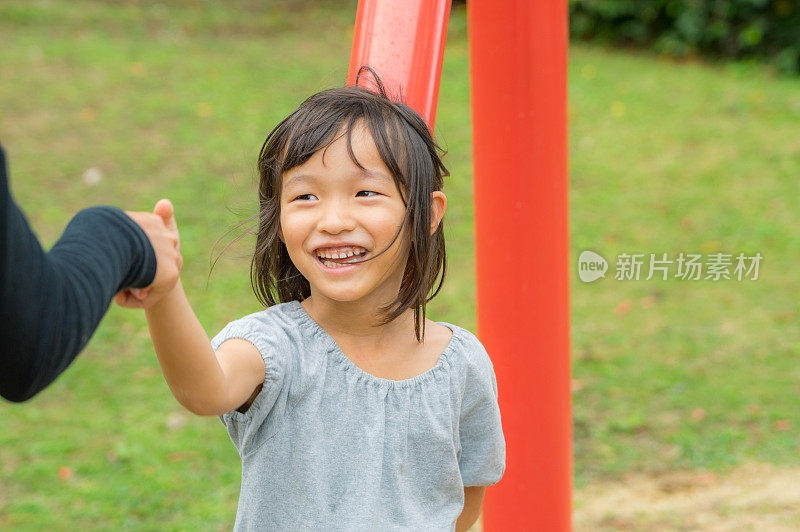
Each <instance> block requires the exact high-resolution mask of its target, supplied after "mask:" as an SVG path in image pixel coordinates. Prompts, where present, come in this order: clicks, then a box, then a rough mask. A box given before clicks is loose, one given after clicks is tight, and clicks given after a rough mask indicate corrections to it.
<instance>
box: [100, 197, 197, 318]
mask: <svg viewBox="0 0 800 532" xmlns="http://www.w3.org/2000/svg"><path fill="white" fill-rule="evenodd" d="M125 214H127V215H128V216H130V218H131V219H132V220H133V221H134V222H136V223H137V224H138V225H139V227H141V228H142V229H143V230H144V232H145V234H146V235H147V238H149V239H150V243H151V244H152V245H153V250H155V253H156V276H155V279H153V284H151V285H150V286H148V287H147V288H141V289H137V288H127V289H125V290H122V291H121V292H119V293H118V294H117V295H116V296H114V301H116V302H117V304H118V305H120V306H122V307H127V308H147V307H149V306H151V305H153V304H154V303H156V302H157V301H158V300H159V299H161V298H162V297H164V295H166V294H167V293H168V292H169V291H170V290H172V289H173V287H174V286H175V283H177V282H178V277H179V274H180V270H181V266H183V257H181V254H180V248H181V244H180V235H179V234H178V224H177V223H176V222H175V215H174V209H173V207H172V203H171V202H170V201H169V200H167V199H162V200H160V201H159V202H158V203H156V206H155V208H154V209H153V212H152V213H149V212H129V211H125Z"/></svg>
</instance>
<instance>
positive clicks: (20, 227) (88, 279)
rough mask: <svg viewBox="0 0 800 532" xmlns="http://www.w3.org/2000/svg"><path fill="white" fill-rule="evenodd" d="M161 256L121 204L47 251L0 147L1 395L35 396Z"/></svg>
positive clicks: (94, 214) (100, 211)
mask: <svg viewBox="0 0 800 532" xmlns="http://www.w3.org/2000/svg"><path fill="white" fill-rule="evenodd" d="M155 275H156V255H155V252H154V250H153V246H152V245H151V243H150V240H149V239H148V237H147V235H146V234H145V232H144V231H143V230H142V229H141V228H140V227H139V226H138V225H137V224H136V223H135V222H134V221H133V220H132V219H131V218H130V217H129V216H127V215H126V214H125V213H124V212H123V211H121V210H119V209H117V208H115V207H90V208H88V209H85V210H83V211H80V212H79V213H78V214H76V215H75V217H74V218H73V219H72V220H71V221H70V222H69V224H68V225H67V228H66V229H65V230H64V234H63V235H62V236H61V238H60V239H59V240H58V242H57V243H56V244H55V245H54V246H53V247H52V249H51V250H50V251H49V252H47V253H45V252H44V250H43V249H42V247H41V245H40V244H39V241H38V239H37V238H36V236H35V235H34V234H33V232H32V230H31V228H30V226H29V225H28V222H27V220H26V219H25V216H24V214H23V213H22V211H21V210H20V208H19V207H18V206H17V205H16V204H15V203H14V201H13V199H12V198H11V193H10V191H9V187H8V176H7V174H6V162H5V154H4V153H3V149H2V147H0V395H1V396H2V397H4V398H6V399H8V400H10V401H14V402H22V401H25V400H27V399H30V398H31V397H33V396H34V395H36V394H37V393H38V392H40V391H41V390H42V389H44V388H45V387H46V386H47V385H48V384H50V383H51V382H53V380H55V378H56V377H58V375H60V374H61V373H62V372H63V371H64V370H65V369H66V368H67V366H69V364H70V363H71V362H72V361H73V360H74V359H75V357H76V356H77V355H78V353H79V352H80V351H81V350H82V349H83V348H84V347H85V345H86V344H87V342H88V341H89V339H90V338H91V336H92V334H93V333H94V330H95V329H96V328H97V325H98V324H99V323H100V320H101V319H102V318H103V315H104V314H105V312H106V310H107V309H108V306H109V304H110V302H111V300H112V298H113V297H114V294H116V293H117V292H119V291H120V290H122V289H125V288H144V287H146V286H149V285H150V284H151V283H152V282H153V279H154V278H155Z"/></svg>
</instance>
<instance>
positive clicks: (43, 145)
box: [0, 0, 800, 530]
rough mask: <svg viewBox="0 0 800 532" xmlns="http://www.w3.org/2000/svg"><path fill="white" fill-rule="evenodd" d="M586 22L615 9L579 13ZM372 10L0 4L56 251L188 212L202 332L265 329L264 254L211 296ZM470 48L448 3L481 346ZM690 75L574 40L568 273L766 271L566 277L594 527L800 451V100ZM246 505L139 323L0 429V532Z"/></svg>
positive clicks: (125, 315) (163, 522) (455, 215)
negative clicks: (88, 235) (584, 260)
mask: <svg viewBox="0 0 800 532" xmlns="http://www.w3.org/2000/svg"><path fill="white" fill-rule="evenodd" d="M577 4H580V6H578V5H577ZM590 4H592V5H595V6H598V5H600V4H603V3H601V2H594V3H589V2H588V0H587V1H586V2H572V3H571V10H572V12H574V10H576V9H579V8H580V9H588V8H587V7H586V6H590ZM610 4H611V3H610V2H606V3H605V4H603V5H606V6H608V5H610ZM618 4H620V5H623V6H624V5H628V4H631V3H629V2H628V3H626V2H618ZM355 7H356V2H355V1H354V0H353V1H332V0H331V1H326V2H297V1H295V2H288V1H283V2H262V1H256V0H236V1H233V2H226V3H217V2H205V1H190V0H184V1H180V2H171V3H163V4H162V3H151V2H136V1H124V2H111V1H100V0H81V1H79V2H68V1H57V0H42V1H33V2H27V1H6V2H3V3H2V4H0V38H1V39H2V42H3V46H0V64H2V65H3V67H2V68H3V71H2V82H0V140H2V142H3V144H4V146H5V147H6V149H7V152H8V156H9V162H10V172H11V185H12V190H13V192H14V194H15V196H16V198H17V200H18V201H19V203H20V204H21V205H22V206H23V208H24V209H25V211H26V213H27V215H28V216H29V218H30V220H31V222H32V224H33V225H34V227H35V228H36V229H37V231H38V233H39V235H40V236H41V238H42V240H43V242H44V243H45V244H47V245H50V244H52V243H53V242H54V241H55V240H56V238H57V237H58V235H59V234H60V233H61V231H62V230H63V228H64V226H65V225H66V222H67V221H68V220H69V218H70V217H71V216H72V214H74V212H76V211H77V210H79V209H80V208H82V207H86V206H89V205H94V204H113V205H118V206H121V207H123V208H126V209H131V210H135V209H141V210H149V209H151V208H152V206H153V204H154V203H155V202H156V201H157V200H158V199H159V198H161V197H169V198H171V199H172V201H173V203H174V204H175V208H176V217H177V219H178V222H179V226H180V229H181V236H182V252H183V256H184V259H185V263H184V270H183V274H182V279H183V283H184V286H185V288H186V290H187V293H188V295H189V298H190V301H191V302H192V303H193V305H194V308H195V310H196V312H197V314H198V316H199V318H200V321H201V322H202V323H203V324H204V326H205V327H206V330H207V332H208V333H209V335H214V334H215V333H216V332H217V331H219V329H220V328H221V327H222V326H223V325H224V324H225V323H227V322H228V321H230V320H232V319H235V318H238V317H240V316H242V315H245V314H247V313H250V312H254V311H256V310H258V309H259V306H258V304H257V302H256V300H255V297H254V296H253V295H252V293H251V292H250V288H249V281H248V264H249V254H250V248H251V245H252V238H251V237H250V236H246V237H245V238H243V239H242V240H241V241H239V242H238V243H235V244H233V245H232V246H231V247H230V248H228V249H227V250H226V251H225V252H224V253H223V254H222V256H221V259H220V261H219V262H218V263H217V265H216V266H215V268H214V271H213V273H211V274H210V273H209V271H210V262H211V260H212V258H215V257H216V256H218V255H219V253H220V250H221V249H223V248H224V247H225V246H226V245H227V244H228V243H229V242H230V241H231V236H230V235H229V236H225V233H226V231H227V230H229V229H232V228H234V227H235V226H236V225H237V224H238V223H239V222H240V221H243V220H244V219H245V218H247V217H248V216H249V215H251V214H253V213H254V212H255V208H256V203H257V202H256V196H255V190H256V188H255V185H256V173H255V161H256V157H257V154H258V148H259V147H260V145H261V143H262V142H263V140H264V137H265V136H266V133H267V132H268V131H269V130H270V129H271V128H272V127H273V126H274V125H275V124H276V123H277V122H278V121H280V119H282V118H283V117H284V116H285V115H286V114H288V113H289V112H291V111H292V110H293V109H294V108H295V107H296V106H297V105H298V104H299V103H300V102H301V101H302V100H303V99H304V98H305V97H307V96H308V95H310V94H312V93H314V92H316V91H318V90H321V89H324V88H328V87H331V86H337V85H341V84H343V83H344V80H345V77H346V70H347V63H348V58H349V53H350V45H351V42H352V33H353V21H354V18H355ZM609 9H610V8H609ZM467 48H468V47H467V31H466V15H465V11H464V6H463V4H455V5H454V7H453V11H452V16H451V21H450V25H449V34H448V42H447V49H446V53H445V59H444V67H443V73H442V84H441V92H440V102H439V107H438V114H437V124H436V130H437V131H436V133H437V136H438V138H439V140H440V141H441V142H442V144H443V145H444V146H445V147H446V148H447V149H448V150H449V154H448V155H447V156H446V157H445V159H444V160H445V164H446V165H447V167H448V168H449V170H450V172H451V177H450V178H449V179H448V180H447V182H446V186H445V192H446V194H447V195H448V198H449V202H448V211H447V214H446V216H445V227H446V229H445V234H446V238H447V242H448V254H449V258H450V260H449V261H448V262H449V271H448V276H447V279H446V282H445V285H444V288H443V291H442V292H441V293H440V295H439V296H437V298H436V299H435V300H434V301H433V302H432V303H431V305H430V307H429V309H430V310H429V312H430V315H431V317H432V318H433V319H436V320H445V321H450V322H453V323H457V324H459V325H462V326H464V327H466V328H468V329H470V330H473V331H475V316H474V295H475V291H474V264H473V258H472V255H473V252H474V247H473V234H472V219H473V218H472V173H471V162H470V157H471V150H470V139H471V132H470V109H469V74H468V57H467ZM691 57H692V60H690V61H680V62H676V61H674V60H671V59H670V58H668V57H665V56H664V55H663V53H660V52H659V51H658V50H656V51H655V52H652V51H648V50H646V49H643V50H640V51H620V50H618V49H615V48H609V47H606V46H605V45H603V44H601V43H593V44H592V43H584V42H582V41H576V42H573V43H572V45H571V47H570V65H569V76H570V80H569V98H570V107H569V120H570V132H569V134H570V139H569V140H570V187H571V188H570V206H571V220H570V229H571V251H572V260H571V262H570V263H571V264H572V265H573V268H574V264H575V261H576V260H577V256H578V254H579V253H580V251H582V250H584V249H592V250H594V251H596V252H598V253H600V254H601V255H603V256H605V257H606V258H607V259H609V260H610V261H611V260H613V258H614V257H615V256H617V255H618V254H620V253H664V252H666V253H669V254H670V256H674V255H676V254H677V253H678V252H681V251H682V252H685V253H704V254H708V253H715V252H724V253H738V252H745V253H747V254H754V253H755V252H760V253H761V254H762V255H763V256H764V260H763V262H762V264H761V270H760V277H759V279H758V280H757V281H735V280H730V281H725V280H723V281H718V282H714V281H710V280H708V281H679V280H669V281H660V280H656V279H653V280H650V281H644V280H640V281H616V280H614V279H613V278H612V277H613V276H611V275H609V276H608V277H607V278H606V279H604V280H600V281H597V282H595V283H591V284H585V283H582V282H580V281H579V280H578V277H577V275H576V274H575V271H574V270H573V272H572V277H571V278H572V279H573V283H572V287H571V298H572V301H571V308H572V358H573V374H574V375H573V377H574V378H573V401H574V427H575V482H576V489H577V490H578V491H577V492H576V493H578V497H577V499H576V505H578V506H579V505H580V504H581V502H582V501H581V499H580V493H581V492H580V490H581V489H582V488H584V487H586V486H588V485H591V484H592V483H595V482H600V481H603V480H607V479H618V478H622V477H623V476H624V475H625V474H627V473H629V472H632V471H639V472H648V471H651V472H659V471H670V470H680V469H689V470H694V469H703V470H711V471H715V472H724V471H727V470H729V469H730V468H732V467H734V466H736V465H737V464H742V463H746V462H750V461H766V462H770V463H773V464H793V463H796V462H797V457H798V451H800V436H798V431H797V427H798V426H800V412H799V411H798V408H797V402H796V399H795V398H796V396H797V393H798V392H799V391H800V368H798V365H797V364H796V363H795V362H796V359H797V355H798V345H800V344H798V339H800V330H799V329H798V303H797V298H796V297H795V294H796V293H797V289H798V283H799V282H800V281H798V276H797V275H795V268H796V265H797V264H798V258H799V257H798V252H797V250H798V244H800V242H798V235H797V231H796V230H795V229H796V228H797V227H798V222H799V221H800V217H799V216H798V214H797V211H796V209H795V205H794V203H795V201H794V199H795V198H796V196H797V181H796V172H797V169H798V164H800V143H798V141H797V138H798V137H797V125H798V123H799V122H800V91H799V90H798V89H799V88H800V81H798V80H797V79H794V78H786V77H777V76H776V75H775V68H773V67H771V66H769V65H768V64H762V63H756V62H745V61H739V62H717V63H713V64H709V63H702V62H700V61H698V60H696V59H694V56H691ZM533 127H535V124H534V125H533ZM509 194H512V195H513V194H514V191H513V190H510V191H509ZM542 260H546V257H543V259H542ZM492 356H493V357H502V356H503V355H502V353H493V354H492ZM531 356H546V355H543V354H536V353H531ZM501 393H502V392H501ZM239 480H240V464H239V459H238V456H237V454H236V451H235V449H234V448H233V445H232V444H231V443H230V441H229V439H228V437H227V434H226V432H225V429H224V427H223V426H222V425H221V424H220V422H219V421H218V420H217V419H215V418H199V417H196V416H193V415H191V414H189V413H187V412H185V411H184V410H183V409H182V407H180V405H179V404H178V403H177V402H176V401H175V400H174V399H173V397H172V395H171V394H170V392H169V390H168V388H167V386H166V384H165V383H164V381H163V378H162V376H161V373H160V370H159V368H158V364H157V362H156V359H155V356H154V353H153V350H152V345H151V344H150V340H149V337H148V334H147V327H146V322H145V320H144V316H143V314H142V313H140V312H135V311H129V310H124V309H120V308H116V307H114V308H112V309H111V311H110V312H109V314H108V315H107V317H106V318H105V320H104V322H103V324H102V325H101V327H100V329H99V331H98V333H97V334H96V336H95V337H94V339H93V340H92V341H91V343H90V345H89V347H88V349H87V350H86V351H85V352H84V353H83V354H82V355H81V357H79V358H78V360H77V361H76V363H75V364H74V365H73V366H72V367H71V368H70V369H69V370H68V371H67V372H66V373H65V374H64V375H63V376H62V377H61V378H60V379H59V380H58V381H57V382H56V383H55V385H54V386H53V387H51V388H49V389H48V390H46V391H45V392H44V393H42V394H41V395H40V396H38V397H37V398H35V399H34V400H32V401H31V402H29V403H27V404H25V405H12V404H8V403H2V404H0V529H10V530H43V529H48V530H75V529H110V530H192V529H194V530H225V529H230V528H231V526H232V524H233V519H234V516H235V512H236V501H237V499H238V490H239Z"/></svg>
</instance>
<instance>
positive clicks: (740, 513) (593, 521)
mask: <svg viewBox="0 0 800 532" xmlns="http://www.w3.org/2000/svg"><path fill="white" fill-rule="evenodd" d="M573 505H574V510H573V526H574V530H575V531H576V532H580V531H586V532H588V531H592V532H595V531H601V530H603V531H610V530H624V531H648V532H650V531H662V530H663V531H667V530H669V531H673V530H675V531H690V530H691V531H697V530H702V531H709V532H723V531H733V530H735V531H737V532H738V531H744V530H753V531H762V530H768V531H770V532H784V531H787V532H788V531H798V530H800V468H787V467H778V466H774V465H770V464H760V463H753V464H745V465H742V466H740V467H738V468H736V469H735V470H733V471H732V472H731V473H729V474H727V475H717V474H715V473H709V472H703V471H672V472H668V473H662V474H657V475H656V474H644V473H637V474H630V475H628V476H626V477H625V478H624V479H623V480H620V481H616V482H598V483H595V484H590V485H589V486H586V487H585V488H581V489H578V490H575V494H574V501H573Z"/></svg>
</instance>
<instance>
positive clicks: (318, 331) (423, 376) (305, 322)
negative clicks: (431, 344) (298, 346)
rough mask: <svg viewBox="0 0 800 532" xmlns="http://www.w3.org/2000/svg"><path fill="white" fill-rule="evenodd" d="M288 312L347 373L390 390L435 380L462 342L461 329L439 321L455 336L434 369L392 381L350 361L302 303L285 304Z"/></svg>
mask: <svg viewBox="0 0 800 532" xmlns="http://www.w3.org/2000/svg"><path fill="white" fill-rule="evenodd" d="M284 305H285V307H286V309H287V311H288V312H289V313H290V314H291V315H292V316H293V317H294V318H295V319H296V320H297V322H298V323H299V324H300V325H301V326H302V327H303V328H304V330H305V331H306V332H308V333H310V334H311V335H313V336H314V337H315V338H316V339H318V340H319V341H321V342H322V343H323V345H325V347H326V349H327V351H328V353H330V354H331V355H332V356H333V360H334V361H335V362H337V363H339V364H340V365H342V366H343V367H344V369H345V370H347V371H353V372H355V373H356V374H357V375H360V376H361V377H362V378H363V379H365V380H366V381H368V382H371V383H373V384H376V385H379V386H384V387H389V388H408V387H411V386H416V385H418V384H422V383H425V382H428V381H431V380H433V379H435V377H436V376H437V375H438V374H439V373H441V372H442V371H445V370H446V369H447V368H449V366H450V357H451V355H452V353H453V351H454V350H455V349H456V347H457V344H458V343H459V342H461V334H460V330H459V327H457V326H455V325H453V324H452V323H448V322H446V321H437V322H436V323H438V324H439V325H444V326H445V327H447V328H448V329H450V330H451V331H453V335H452V336H451V337H450V341H449V342H448V343H447V345H446V346H445V348H444V350H443V351H442V353H441V355H439V360H437V361H436V365H434V366H433V367H432V368H430V369H428V370H427V371H425V372H423V373H420V374H419V375H417V376H415V377H411V378H409V379H403V380H399V381H396V380H392V379H384V378H382V377H377V376H375V375H373V374H372V373H367V372H366V371H364V370H363V369H361V368H360V367H358V366H357V365H356V364H355V363H354V362H353V361H352V360H350V359H349V358H348V357H347V355H345V354H344V351H342V349H341V348H340V347H339V344H337V343H336V340H334V339H333V337H332V336H331V335H330V334H328V332H327V331H326V330H325V329H323V328H322V326H321V325H320V324H319V323H317V322H316V321H315V320H314V318H312V317H311V315H310V314H309V313H308V312H307V311H306V309H305V308H304V307H303V305H301V304H300V301H297V300H294V301H289V302H288V303H285V304H284Z"/></svg>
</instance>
